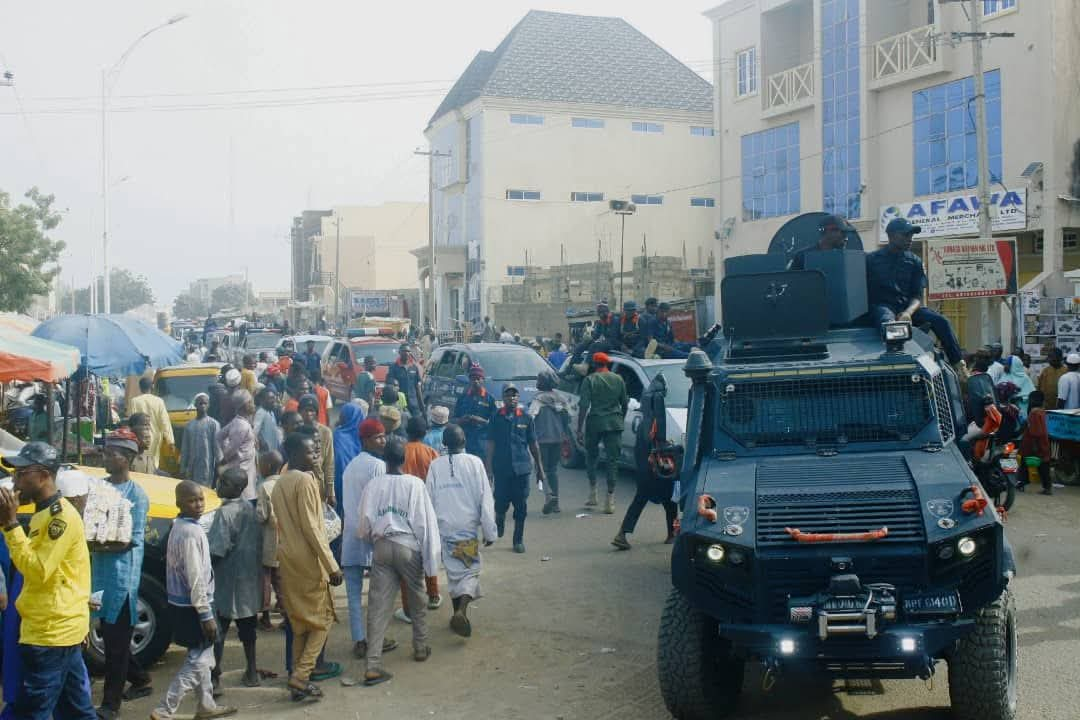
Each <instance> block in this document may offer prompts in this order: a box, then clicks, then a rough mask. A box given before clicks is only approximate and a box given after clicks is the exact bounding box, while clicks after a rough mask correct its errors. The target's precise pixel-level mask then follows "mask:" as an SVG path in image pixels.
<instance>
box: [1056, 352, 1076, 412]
mask: <svg viewBox="0 0 1080 720" xmlns="http://www.w3.org/2000/svg"><path fill="white" fill-rule="evenodd" d="M1065 367H1067V368H1068V372H1066V373H1065V374H1064V375H1062V376H1061V379H1060V380H1058V386H1057V398H1058V402H1057V406H1058V409H1059V410H1076V409H1077V408H1080V353H1075V352H1073V353H1069V354H1068V356H1067V357H1066V358H1065Z"/></svg>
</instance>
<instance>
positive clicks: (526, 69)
mask: <svg viewBox="0 0 1080 720" xmlns="http://www.w3.org/2000/svg"><path fill="white" fill-rule="evenodd" d="M482 96H487V97H502V98H509V99H515V100H535V101H547V102H565V103H582V104H591V105H614V106H618V107H632V108H655V109H661V110H684V111H693V112H712V86H711V85H710V84H709V83H708V82H706V81H705V79H704V78H702V77H701V76H700V75H698V74H697V73H695V72H694V71H693V70H691V69H690V68H688V67H687V66H686V65H684V64H683V63H681V62H679V61H678V60H676V59H675V58H674V57H672V56H671V54H670V53H668V52H667V51H666V50H664V49H663V48H661V47H660V46H659V45H657V44H656V43H654V42H653V41H652V40H650V39H649V38H647V37H646V36H645V35H643V34H642V33H640V32H639V31H638V30H637V29H636V28H634V27H633V26H632V25H630V24H629V23H628V22H626V21H625V20H623V19H621V18H612V17H592V16H585V15H570V14H566V13H554V12H545V11H541V10H532V11H530V12H529V13H528V14H527V15H526V16H525V17H524V18H522V20H521V21H520V22H519V23H518V24H517V25H515V26H514V28H513V29H512V30H511V31H510V33H509V34H508V35H507V36H506V37H505V38H504V39H503V41H502V42H501V43H500V44H499V47H498V48H496V49H495V50H494V51H493V52H488V51H481V52H479V53H477V55H476V57H474V58H473V60H472V62H471V63H469V66H468V68H466V69H465V72H464V73H462V75H461V77H460V78H458V80H457V82H456V83H454V86H453V87H452V88H451V89H450V92H449V93H447V95H446V97H445V98H444V99H443V101H442V103H441V104H440V105H439V108H438V109H437V110H436V111H435V114H434V115H433V116H432V117H431V122H434V121H435V120H436V119H438V118H439V117H441V116H442V115H444V114H446V113H447V112H449V111H451V110H453V109H455V108H459V107H462V106H463V105H466V104H467V103H469V102H471V101H473V100H475V99H476V98H478V97H482Z"/></svg>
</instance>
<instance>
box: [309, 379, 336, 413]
mask: <svg viewBox="0 0 1080 720" xmlns="http://www.w3.org/2000/svg"><path fill="white" fill-rule="evenodd" d="M311 393H312V394H313V395H314V396H315V397H316V398H318V400H319V413H318V418H319V422H320V423H322V424H323V425H326V426H327V427H329V426H330V408H332V407H334V401H333V399H331V397H330V390H329V389H328V388H327V387H326V381H325V380H323V376H322V370H317V371H315V372H314V373H312V374H311Z"/></svg>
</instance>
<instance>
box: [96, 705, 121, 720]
mask: <svg viewBox="0 0 1080 720" xmlns="http://www.w3.org/2000/svg"><path fill="white" fill-rule="evenodd" d="M95 712H97V716H98V720H117V719H118V718H119V717H120V713H118V712H116V711H115V710H113V709H112V708H107V707H105V706H104V705H102V706H101V707H99V708H98V709H97V710H96V711H95Z"/></svg>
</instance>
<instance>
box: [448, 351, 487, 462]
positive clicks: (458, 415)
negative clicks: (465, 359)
mask: <svg viewBox="0 0 1080 720" xmlns="http://www.w3.org/2000/svg"><path fill="white" fill-rule="evenodd" d="M453 415H454V420H453V422H454V424H455V425H460V426H461V429H462V430H464V431H465V452H467V453H469V454H470V455H475V456H476V457H478V458H481V459H483V458H485V457H487V440H488V426H489V425H490V423H491V418H492V417H493V416H494V415H495V398H493V397H491V394H490V393H489V392H488V391H487V389H486V388H485V387H484V368H482V367H480V366H479V365H478V364H476V363H473V364H472V366H471V367H470V368H469V387H468V389H467V390H466V391H465V394H464V395H462V396H461V397H459V398H458V400H457V403H455V404H454V413H453Z"/></svg>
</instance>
